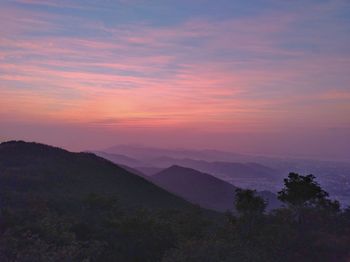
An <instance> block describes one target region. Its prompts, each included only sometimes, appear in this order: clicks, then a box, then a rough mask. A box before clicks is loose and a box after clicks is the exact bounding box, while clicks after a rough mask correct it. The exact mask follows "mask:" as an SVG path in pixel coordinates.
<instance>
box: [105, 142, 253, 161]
mask: <svg viewBox="0 0 350 262" xmlns="http://www.w3.org/2000/svg"><path fill="white" fill-rule="evenodd" d="M102 151H103V152H107V153H113V154H125V155H128V156H131V157H133V158H136V159H143V160H149V159H152V158H158V157H162V156H167V157H173V158H191V159H198V160H206V161H241V160H242V162H243V161H245V159H246V158H245V155H242V154H236V153H232V152H222V151H217V150H211V149H205V150H193V149H179V148H178V149H176V148H175V149H165V148H156V147H147V146H141V145H116V146H112V147H109V148H106V149H104V150H102Z"/></svg>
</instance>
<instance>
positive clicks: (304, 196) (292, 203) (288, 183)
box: [278, 173, 339, 223]
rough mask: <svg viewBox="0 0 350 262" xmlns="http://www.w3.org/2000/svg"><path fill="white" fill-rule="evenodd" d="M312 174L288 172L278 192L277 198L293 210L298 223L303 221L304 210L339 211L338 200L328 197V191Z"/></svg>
mask: <svg viewBox="0 0 350 262" xmlns="http://www.w3.org/2000/svg"><path fill="white" fill-rule="evenodd" d="M315 179H316V177H315V176H314V175H311V174H310V175H307V176H302V175H299V174H297V173H289V175H288V178H285V179H284V188H283V189H282V190H281V191H280V192H278V199H279V200H281V201H282V202H284V203H286V204H287V205H288V206H289V207H290V208H291V209H292V210H293V211H294V212H295V215H296V217H297V220H298V222H299V223H303V220H304V214H305V211H306V210H308V209H309V210H310V209H321V210H327V211H331V212H338V211H339V203H338V201H332V200H330V199H328V196H329V195H328V193H327V192H326V191H324V190H323V189H322V188H321V186H320V185H319V184H318V183H317V182H316V181H315Z"/></svg>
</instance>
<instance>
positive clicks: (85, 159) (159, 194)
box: [0, 141, 190, 208]
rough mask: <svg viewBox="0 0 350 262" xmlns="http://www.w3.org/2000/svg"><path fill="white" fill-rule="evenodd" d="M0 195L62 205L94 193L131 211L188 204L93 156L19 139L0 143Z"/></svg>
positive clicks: (178, 206)
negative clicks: (107, 197) (116, 201)
mask: <svg viewBox="0 0 350 262" xmlns="http://www.w3.org/2000/svg"><path fill="white" fill-rule="evenodd" d="M0 192H1V195H6V194H11V195H13V196H16V197H12V200H13V201H14V198H18V200H20V198H21V195H23V194H25V195H31V196H40V197H42V198H44V199H48V200H49V199H50V200H55V201H57V202H62V201H65V200H68V201H66V204H67V205H70V204H71V203H74V201H72V200H74V199H75V200H81V199H83V198H84V197H86V196H87V195H88V194H91V193H95V194H103V195H109V196H113V197H116V198H117V199H118V201H119V202H120V203H121V204H122V205H123V206H127V207H131V208H133V207H147V208H183V207H189V206H190V204H189V203H187V202H186V201H184V200H183V199H181V198H179V197H176V196H174V195H172V194H170V193H168V192H167V191H165V190H163V189H161V188H158V187H157V186H155V185H153V184H152V183H150V182H148V181H146V180H145V179H143V178H141V177H139V176H137V175H134V174H132V173H130V172H128V171H127V170H125V169H123V168H121V167H119V166H117V165H115V164H113V163H111V162H109V161H107V160H105V159H103V158H100V157H98V156H96V155H94V154H91V153H72V152H68V151H66V150H63V149H60V148H56V147H51V146H47V145H43V144H38V143H27V142H23V141H11V142H5V143H2V144H0ZM1 195H0V196H1ZM2 202H3V203H4V201H2Z"/></svg>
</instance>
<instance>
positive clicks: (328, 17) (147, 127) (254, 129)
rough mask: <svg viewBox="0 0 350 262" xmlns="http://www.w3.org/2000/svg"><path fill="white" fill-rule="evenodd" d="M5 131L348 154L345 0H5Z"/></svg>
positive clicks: (64, 141)
mask: <svg viewBox="0 0 350 262" xmlns="http://www.w3.org/2000/svg"><path fill="white" fill-rule="evenodd" d="M0 139H1V140H9V139H25V140H30V141H33V140H34V141H39V142H44V143H49V144H53V145H58V146H63V147H65V148H68V149H72V150H86V149H99V148H103V147H107V146H111V145H115V144H129V143H132V144H144V145H152V146H157V147H183V148H214V149H220V150H230V151H235V152H243V153H253V154H268V155H283V156H286V155H290V156H302V157H304V156H307V157H317V158H324V159H342V160H346V159H347V158H349V159H350V1H348V0H344V1H342V0H329V1H323V0H315V1H310V0H302V1H301V0H300V1H299V0H295V1H279V0H265V1H263V0H254V1H253V0H252V1H243V0H242V1H234V0H215V1H213V0H192V1H191V0H173V1H171V0H155V1H153V0H149V1H147V0H113V1H112V0H101V1H97V0H94V1H93V0H84V1H83V0H80V1H66V0H62V1H50V0H48V1H44V0H17V1H6V0H0Z"/></svg>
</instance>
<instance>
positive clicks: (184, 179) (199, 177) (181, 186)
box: [152, 165, 280, 211]
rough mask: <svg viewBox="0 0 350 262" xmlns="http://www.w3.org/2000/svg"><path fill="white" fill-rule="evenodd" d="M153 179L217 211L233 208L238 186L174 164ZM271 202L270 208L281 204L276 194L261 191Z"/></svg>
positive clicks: (192, 200)
mask: <svg viewBox="0 0 350 262" xmlns="http://www.w3.org/2000/svg"><path fill="white" fill-rule="evenodd" d="M152 181H153V182H154V183H155V184H156V185H158V186H160V187H162V188H164V189H165V190H167V191H169V192H172V193H174V194H176V195H178V196H181V197H183V198H184V199H186V200H188V201H190V202H191V203H194V204H199V205H200V206H202V207H205V208H208V209H213V210H217V211H226V210H231V209H232V208H233V205H234V204H233V202H234V195H235V190H236V189H237V187H235V186H234V185H231V184H229V183H227V182H225V181H223V180H220V179H218V178H216V177H214V176H212V175H209V174H206V173H201V172H199V171H197V170H194V169H191V168H185V167H181V166H176V165H173V166H171V167H169V168H167V169H165V170H163V171H161V172H159V173H157V174H155V175H153V176H152ZM258 194H259V195H260V196H262V197H263V198H264V199H265V200H267V201H268V202H269V209H271V208H275V207H277V206H280V204H279V202H278V200H277V199H276V195H274V194H272V193H271V192H259V193H258Z"/></svg>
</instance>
